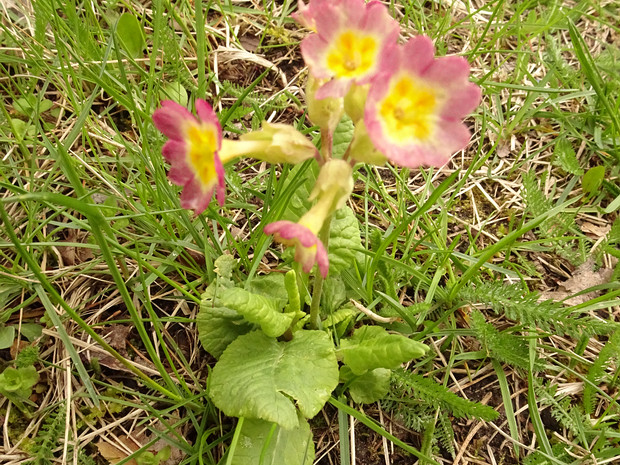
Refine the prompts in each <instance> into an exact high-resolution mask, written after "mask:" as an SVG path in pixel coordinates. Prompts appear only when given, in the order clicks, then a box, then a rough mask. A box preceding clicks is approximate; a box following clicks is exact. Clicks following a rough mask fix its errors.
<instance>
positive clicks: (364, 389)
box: [340, 365, 392, 404]
mask: <svg viewBox="0 0 620 465" xmlns="http://www.w3.org/2000/svg"><path fill="white" fill-rule="evenodd" d="M391 377H392V370H388V369H386V368H375V369H374V370H372V371H368V372H366V373H364V374H363V375H360V376H355V374H353V372H352V371H351V368H349V367H348V366H346V365H344V366H343V367H342V368H341V370H340V378H341V380H342V381H344V382H345V383H348V387H349V394H350V395H351V398H352V399H353V401H354V402H357V403H358V404H372V403H373V402H377V401H378V400H381V399H383V398H384V397H385V396H386V394H387V393H388V391H389V390H390V378H391Z"/></svg>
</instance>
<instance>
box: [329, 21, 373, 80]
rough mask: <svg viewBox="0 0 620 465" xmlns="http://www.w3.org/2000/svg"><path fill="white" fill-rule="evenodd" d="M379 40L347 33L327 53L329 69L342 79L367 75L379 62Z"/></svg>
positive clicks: (361, 34) (357, 33) (355, 33)
mask: <svg viewBox="0 0 620 465" xmlns="http://www.w3.org/2000/svg"><path fill="white" fill-rule="evenodd" d="M378 49H379V47H378V43H377V39H376V38H374V37H373V36H370V35H365V34H363V33H360V32H356V31H345V32H343V33H341V34H340V35H339V36H338V37H337V38H336V39H335V40H334V43H333V45H332V46H331V48H330V49H329V51H328V52H327V67H328V68H329V70H330V71H331V72H332V73H334V75H336V76H337V77H340V78H348V79H351V78H356V77H360V76H363V75H365V74H367V73H368V72H369V71H370V70H371V69H372V68H373V67H374V64H375V61H376V60H377V51H378Z"/></svg>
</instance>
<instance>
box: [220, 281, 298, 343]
mask: <svg viewBox="0 0 620 465" xmlns="http://www.w3.org/2000/svg"><path fill="white" fill-rule="evenodd" d="M218 298H219V299H220V300H221V302H222V304H223V306H224V307H227V308H230V309H232V310H235V311H236V312H237V313H239V314H240V315H242V316H243V317H244V318H245V319H246V320H247V321H249V322H250V323H255V324H257V325H260V327H261V329H262V330H263V332H264V333H265V334H266V335H267V336H269V337H278V336H281V335H282V334H284V332H285V331H286V330H287V329H288V327H289V326H290V325H291V323H292V321H293V318H294V316H295V314H294V313H282V308H283V307H284V304H282V303H281V301H280V300H276V299H271V298H269V297H264V296H262V295H258V294H252V293H251V292H248V291H246V290H244V289H239V288H238V287H231V288H229V289H221V290H220V291H219V292H218Z"/></svg>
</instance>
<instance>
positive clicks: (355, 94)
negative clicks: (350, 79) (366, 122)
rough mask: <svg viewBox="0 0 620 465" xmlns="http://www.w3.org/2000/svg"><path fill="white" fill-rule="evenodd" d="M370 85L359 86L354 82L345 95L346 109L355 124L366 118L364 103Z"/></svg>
mask: <svg viewBox="0 0 620 465" xmlns="http://www.w3.org/2000/svg"><path fill="white" fill-rule="evenodd" d="M369 87H370V86H369V85H368V84H366V85H363V86H358V85H356V84H353V85H352V86H351V89H349V92H347V95H345V97H344V111H345V112H346V113H347V115H349V118H351V119H352V120H353V124H357V122H358V121H360V120H361V119H363V118H364V105H365V104H366V97H367V96H368V89H369Z"/></svg>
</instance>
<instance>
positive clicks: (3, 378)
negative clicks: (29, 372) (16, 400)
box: [0, 367, 22, 392]
mask: <svg viewBox="0 0 620 465" xmlns="http://www.w3.org/2000/svg"><path fill="white" fill-rule="evenodd" d="M21 387H22V379H21V376H20V375H19V371H18V370H17V369H16V368H13V367H8V368H6V369H5V370H4V371H3V372H2V373H0V389H1V390H3V391H7V392H16V391H17V390H18V389H20V388H21Z"/></svg>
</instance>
